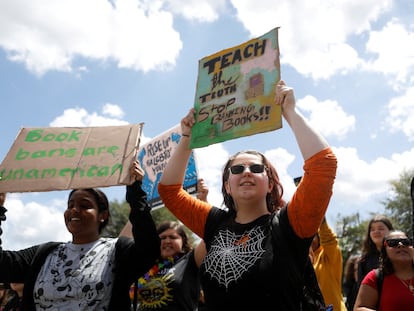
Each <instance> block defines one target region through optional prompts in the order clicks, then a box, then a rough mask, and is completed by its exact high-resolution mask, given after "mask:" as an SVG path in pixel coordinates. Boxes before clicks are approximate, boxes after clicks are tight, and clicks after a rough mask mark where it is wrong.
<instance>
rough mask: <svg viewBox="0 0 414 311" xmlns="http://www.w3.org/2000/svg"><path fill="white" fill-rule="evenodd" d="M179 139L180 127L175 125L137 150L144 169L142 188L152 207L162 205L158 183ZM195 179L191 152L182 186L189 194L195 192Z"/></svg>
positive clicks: (195, 170)
mask: <svg viewBox="0 0 414 311" xmlns="http://www.w3.org/2000/svg"><path fill="white" fill-rule="evenodd" d="M180 139H181V127H180V126H179V125H177V126H175V127H173V128H172V129H170V130H168V131H166V132H164V133H162V134H161V135H159V136H157V137H155V138H153V139H152V140H151V141H149V142H148V143H146V144H144V145H142V146H141V147H140V148H139V150H138V154H137V159H138V161H139V162H140V164H141V167H142V168H143V169H144V171H145V176H144V180H143V181H142V189H143V190H144V191H145V192H146V193H147V202H148V204H149V205H150V206H151V207H152V208H155V207H160V206H162V205H163V203H162V201H161V198H160V196H159V194H158V183H159V180H160V178H161V175H162V171H163V170H164V168H165V166H166V165H167V162H168V160H169V159H170V158H171V155H172V154H173V152H174V149H175V148H176V147H177V145H178V142H179V141H180ZM197 179H198V178H197V168H196V163H195V158H194V153H193V152H192V153H191V155H190V159H189V161H188V165H187V169H186V172H185V177H184V182H183V188H184V189H185V190H187V192H189V193H190V194H194V193H196V192H197Z"/></svg>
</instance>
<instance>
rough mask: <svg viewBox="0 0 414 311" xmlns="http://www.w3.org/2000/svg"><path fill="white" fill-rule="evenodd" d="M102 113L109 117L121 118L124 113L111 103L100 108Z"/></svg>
mask: <svg viewBox="0 0 414 311" xmlns="http://www.w3.org/2000/svg"><path fill="white" fill-rule="evenodd" d="M102 113H103V114H105V115H108V116H110V117H115V118H122V117H123V116H124V115H125V113H124V111H123V110H122V108H121V107H119V106H118V105H114V104H111V103H106V104H105V105H104V106H103V108H102Z"/></svg>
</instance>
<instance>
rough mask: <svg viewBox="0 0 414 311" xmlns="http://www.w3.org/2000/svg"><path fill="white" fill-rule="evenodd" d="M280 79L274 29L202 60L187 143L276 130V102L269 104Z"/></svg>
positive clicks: (197, 144)
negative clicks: (194, 118)
mask: <svg viewBox="0 0 414 311" xmlns="http://www.w3.org/2000/svg"><path fill="white" fill-rule="evenodd" d="M279 80H280V63H279V44H278V28H275V29H273V30H271V31H269V32H268V33H266V34H264V35H263V36H261V37H259V38H256V39H252V40H250V41H248V42H246V43H244V44H241V45H239V46H236V47H233V48H230V49H226V50H223V51H221V52H218V53H216V54H213V55H210V56H208V57H205V58H203V59H201V60H200V62H199V69H198V80H197V90H196V98H195V104H194V108H195V111H196V124H195V125H194V126H193V128H192V133H191V147H192V148H197V147H204V146H207V145H210V144H214V143H217V142H222V141H225V140H229V139H234V138H238V137H242V136H248V135H253V134H256V133H261V132H266V131H271V130H274V129H277V128H280V127H281V126H282V121H281V110H280V106H278V105H274V104H273V101H274V96H275V93H274V91H275V85H276V83H277V82H278V81H279Z"/></svg>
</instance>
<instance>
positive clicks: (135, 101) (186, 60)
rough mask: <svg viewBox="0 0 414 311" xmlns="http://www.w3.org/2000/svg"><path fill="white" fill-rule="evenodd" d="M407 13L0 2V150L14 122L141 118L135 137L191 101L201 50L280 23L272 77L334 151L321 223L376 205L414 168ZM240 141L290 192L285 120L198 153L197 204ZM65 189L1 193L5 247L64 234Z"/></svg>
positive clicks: (355, 6) (298, 167) (413, 42)
mask: <svg viewBox="0 0 414 311" xmlns="http://www.w3.org/2000/svg"><path fill="white" fill-rule="evenodd" d="M413 17H414V3H413V2H412V1H411V0H400V1H391V0H366V1H328V2H327V1H322V0H310V1H291V0H280V1H275V0H261V1H257V0H256V1H253V0H233V1H225V0H210V1H207V0H169V1H168V0H159V1H158V0H144V1H143V0H140V1H138V0H113V1H105V0H88V1H82V0H61V1H54V0H42V1H39V0H1V1H0V101H1V103H2V109H3V114H2V122H0V133H1V136H0V137H1V144H2V145H1V146H2V148H1V150H0V158H1V159H3V158H4V157H5V156H6V154H7V151H8V150H9V148H10V147H11V145H12V143H13V141H14V139H15V137H16V135H17V133H18V131H19V129H20V128H22V127H49V126H102V125H120V124H128V123H140V122H143V123H144V130H143V139H142V141H143V142H145V141H147V140H148V139H150V138H152V137H155V136H157V135H159V134H160V133H162V132H164V131H166V130H168V129H170V128H171V127H173V126H175V125H177V124H178V123H179V121H180V120H181V118H182V117H183V116H184V115H185V114H186V113H187V112H188V110H189V109H190V108H191V107H192V105H193V103H194V95H195V86H196V79H197V68H198V61H199V60H200V59H201V58H203V57H205V56H207V55H210V54H212V53H215V52H218V51H220V50H223V49H225V48H228V47H232V46H234V45H238V44H241V43H243V42H245V41H247V40H249V39H251V38H254V37H258V36H260V35H262V34H264V33H266V32H267V31H269V30H270V29H272V28H274V27H277V26H280V30H279V45H280V50H281V75H282V79H284V80H285V81H286V82H287V84H288V85H290V86H292V87H294V89H295V95H296V99H297V104H298V107H299V108H300V110H301V111H302V113H303V114H304V115H305V116H306V117H307V118H308V119H309V120H310V122H311V123H312V124H313V126H314V127H316V128H317V129H318V130H319V131H320V132H321V133H322V134H323V135H324V136H325V137H326V138H327V140H328V141H329V142H330V144H331V145H332V147H333V148H334V150H335V153H336V154H337V156H338V160H339V168H338V175H337V179H336V184H335V188H334V194H333V197H332V200H331V204H330V206H329V209H328V212H327V217H328V221H329V222H330V223H331V224H334V222H335V217H336V216H337V215H338V214H341V215H343V216H345V215H350V214H352V213H355V212H357V211H359V212H360V213H361V214H362V215H369V213H371V212H374V213H376V212H382V211H383V205H382V204H381V201H382V200H384V199H385V198H387V197H389V196H390V195H392V193H390V186H389V181H390V180H392V179H396V178H398V176H399V174H400V173H401V171H402V170H403V169H412V168H413V166H414V164H413V159H414V147H413V140H414V81H413V80H414V78H413V77H414V75H413V73H414V23H413ZM246 148H249V149H257V150H260V151H262V152H264V153H265V154H266V155H267V156H268V157H269V158H270V159H271V160H272V162H273V163H274V165H275V166H276V168H277V169H278V172H279V175H280V177H281V179H282V181H283V184H284V187H285V198H286V199H289V197H290V196H291V194H292V193H293V191H294V188H295V187H294V185H293V181H292V179H293V177H296V176H299V175H301V174H302V165H303V161H302V158H301V155H300V153H299V150H298V148H297V146H296V142H295V140H294V137H293V135H292V133H291V131H290V129H289V128H288V127H287V126H286V125H285V124H284V127H283V128H282V129H280V130H276V131H273V132H269V133H263V134H258V135H254V136H250V137H245V138H239V139H235V140H232V141H227V142H224V143H221V144H216V145H212V146H209V147H206V148H201V149H197V150H196V157H197V162H198V168H199V173H200V176H201V177H203V178H204V179H205V180H206V182H207V184H208V185H209V187H210V194H209V200H210V201H211V202H212V203H214V204H215V205H220V204H221V202H222V200H221V196H220V186H221V184H220V177H221V168H222V166H223V164H224V162H225V160H226V159H227V158H228V156H229V155H231V154H233V153H234V152H236V151H238V150H241V149H246ZM104 191H105V192H106V193H107V194H108V197H109V199H110V200H114V199H117V200H118V201H122V200H123V199H124V194H125V189H124V187H122V186H119V187H110V188H105V189H104ZM67 194H68V192H67V191H53V192H43V193H11V194H8V197H7V200H6V207H7V208H8V209H9V211H8V213H7V216H8V219H7V221H6V222H5V223H4V225H3V229H4V234H3V237H2V240H3V245H4V247H5V248H6V249H19V248H22V247H27V246H30V245H33V244H35V243H40V242H45V241H49V240H69V239H70V235H69V234H68V233H67V231H66V228H65V226H64V222H63V211H64V210H65V208H66V198H67ZM407 208H411V207H407Z"/></svg>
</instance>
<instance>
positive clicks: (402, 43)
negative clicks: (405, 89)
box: [366, 20, 414, 88]
mask: <svg viewBox="0 0 414 311" xmlns="http://www.w3.org/2000/svg"><path fill="white" fill-rule="evenodd" d="M366 50H367V52H368V53H372V54H374V55H375V58H374V59H372V60H370V61H368V62H367V64H366V68H368V69H369V70H373V71H377V72H382V73H383V74H384V75H390V74H391V75H392V76H393V77H392V78H391V79H389V83H390V84H391V85H394V87H396V88H399V87H400V85H407V84H412V82H413V81H414V79H413V73H414V33H413V32H412V29H411V30H409V29H406V28H405V27H404V25H402V24H400V23H399V22H398V21H397V20H392V21H390V22H388V23H387V24H386V25H385V26H384V27H383V28H382V29H381V30H380V31H371V32H370V34H369V39H368V41H367V43H366ZM394 77H395V78H394Z"/></svg>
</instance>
